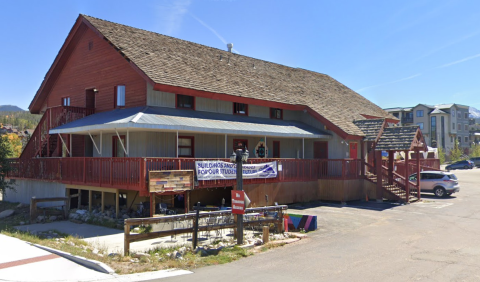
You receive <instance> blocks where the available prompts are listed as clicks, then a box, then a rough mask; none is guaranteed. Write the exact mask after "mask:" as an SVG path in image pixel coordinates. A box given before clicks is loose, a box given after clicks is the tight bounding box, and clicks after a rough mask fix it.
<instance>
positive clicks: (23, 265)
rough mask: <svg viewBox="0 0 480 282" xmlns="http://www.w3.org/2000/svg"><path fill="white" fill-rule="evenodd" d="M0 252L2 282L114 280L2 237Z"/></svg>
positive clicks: (0, 239) (0, 277)
mask: <svg viewBox="0 0 480 282" xmlns="http://www.w3.org/2000/svg"><path fill="white" fill-rule="evenodd" d="M0 250H1V252H0V281H91V280H104V279H111V278H114V276H112V275H110V274H105V273H100V272H97V271H94V270H91V269H88V268H85V267H83V266H80V265H78V264H76V263H74V262H72V261H70V260H67V259H65V258H62V257H60V256H58V255H55V254H52V253H50V252H47V251H44V250H42V249H39V248H37V247H35V246H33V245H31V244H29V243H27V242H25V241H22V240H19V239H16V238H12V237H9V236H5V235H2V234H0Z"/></svg>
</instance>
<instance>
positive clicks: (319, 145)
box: [313, 141, 328, 159]
mask: <svg viewBox="0 0 480 282" xmlns="http://www.w3.org/2000/svg"><path fill="white" fill-rule="evenodd" d="M313 158H314V159H328V142H326V141H317V142H314V143H313Z"/></svg>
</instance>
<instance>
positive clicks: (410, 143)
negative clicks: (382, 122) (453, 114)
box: [375, 126, 427, 202]
mask: <svg viewBox="0 0 480 282" xmlns="http://www.w3.org/2000/svg"><path fill="white" fill-rule="evenodd" d="M382 151H386V152H388V166H387V173H386V175H385V173H382V172H383V169H382ZM402 151H403V152H405V172H404V173H405V175H402V176H401V178H404V185H405V191H406V201H407V202H408V201H409V197H410V181H409V180H408V176H409V174H410V173H411V171H409V169H408V167H409V166H408V165H409V161H410V160H409V158H410V155H409V152H411V151H413V152H415V155H416V158H415V161H416V173H417V183H416V186H417V189H418V193H417V198H418V199H419V200H420V177H418V176H419V175H420V151H427V145H426V143H425V140H424V138H423V135H422V132H421V130H420V128H419V127H418V126H395V127H387V128H384V129H383V133H382V135H381V137H380V138H379V140H378V143H377V144H376V147H375V171H376V175H377V189H376V195H377V199H381V198H382V193H383V188H382V178H383V177H388V183H389V184H393V183H394V182H395V181H396V179H394V178H395V177H399V176H400V175H398V174H396V173H395V172H394V154H395V152H402Z"/></svg>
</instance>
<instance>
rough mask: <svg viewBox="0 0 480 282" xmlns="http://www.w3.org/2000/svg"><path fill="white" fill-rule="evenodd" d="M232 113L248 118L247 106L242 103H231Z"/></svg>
mask: <svg viewBox="0 0 480 282" xmlns="http://www.w3.org/2000/svg"><path fill="white" fill-rule="evenodd" d="M233 113H234V114H236V115H246V116H248V105H247V104H243V103H233Z"/></svg>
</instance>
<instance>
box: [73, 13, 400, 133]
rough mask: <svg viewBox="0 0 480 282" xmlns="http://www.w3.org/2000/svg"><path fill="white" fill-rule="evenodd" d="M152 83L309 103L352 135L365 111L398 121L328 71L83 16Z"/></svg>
mask: <svg viewBox="0 0 480 282" xmlns="http://www.w3.org/2000/svg"><path fill="white" fill-rule="evenodd" d="M80 17H84V18H85V19H86V20H87V21H88V22H89V23H90V24H91V25H92V26H93V27H94V28H95V29H97V30H98V32H100V33H101V34H102V35H103V36H104V37H105V39H107V40H108V41H109V42H110V43H111V44H112V45H113V46H114V47H115V48H117V49H118V50H119V51H120V52H121V53H122V54H123V55H124V56H125V57H126V58H128V59H129V60H131V62H133V63H134V64H135V65H136V66H137V67H138V68H139V69H140V70H141V71H143V72H144V73H145V74H146V75H147V77H148V78H150V79H151V80H152V81H153V82H154V83H158V84H163V85H170V86H177V87H183V88H188V89H194V90H200V91H207V92H213V93H221V94H227V95H234V96H239V97H247V98H254V99H260V100H268V101H273V102H279V103H286V104H292V105H305V106H308V107H310V108H311V109H312V110H314V111H315V112H317V113H318V114H320V115H321V116H322V117H324V118H326V119H327V120H328V121H330V122H332V123H333V124H334V125H336V126H337V127H338V128H340V129H341V130H342V131H344V132H345V133H346V134H349V135H357V136H363V135H364V133H363V132H362V130H360V129H359V128H358V127H357V126H355V124H354V123H353V120H359V119H364V117H363V116H361V114H364V115H368V116H375V117H388V118H391V119H395V117H393V116H391V115H390V114H388V113H387V112H385V111H384V110H382V109H381V108H380V107H378V106H377V105H375V104H374V103H372V102H370V101H369V100H367V99H366V98H364V97H363V96H361V95H359V94H358V93H356V92H354V91H352V90H351V89H349V88H348V87H346V86H345V85H343V84H341V83H340V82H338V81H336V80H335V79H333V78H331V77H330V76H328V75H325V74H320V73H316V72H313V71H308V70H305V69H299V68H292V67H287V66H283V65H279V64H275V63H271V62H267V61H262V60H259V59H254V58H250V57H247V56H242V55H238V54H233V53H230V52H227V51H224V50H220V49H216V48H212V47H207V46H204V45H200V44H196V43H193V42H188V41H184V40H181V39H177V38H173V37H169V36H165V35H161V34H158V33H154V32H150V31H145V30H141V29H137V28H133V27H129V26H125V25H121V24H116V23H112V22H109V21H105V20H101V19H97V18H94V17H90V16H84V15H81V16H80Z"/></svg>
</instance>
